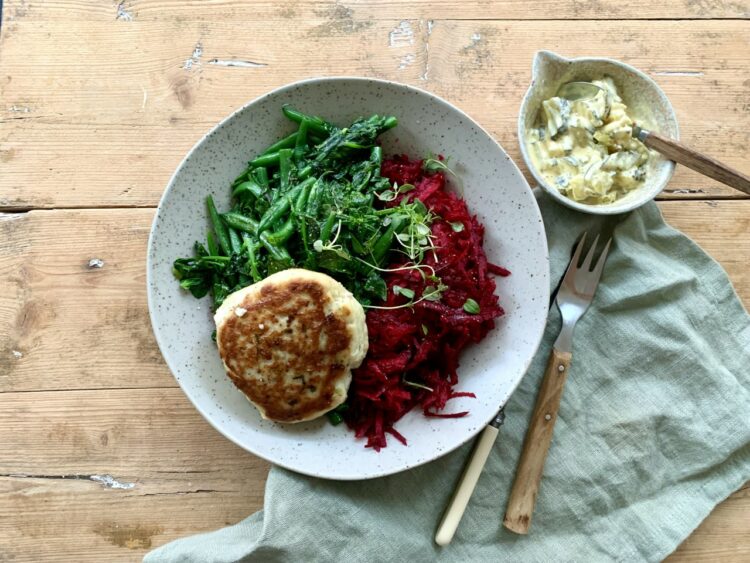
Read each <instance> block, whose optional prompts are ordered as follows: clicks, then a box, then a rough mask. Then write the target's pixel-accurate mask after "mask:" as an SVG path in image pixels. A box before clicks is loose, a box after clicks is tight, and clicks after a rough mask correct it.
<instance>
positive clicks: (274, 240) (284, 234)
mask: <svg viewBox="0 0 750 563" xmlns="http://www.w3.org/2000/svg"><path fill="white" fill-rule="evenodd" d="M263 234H265V235H266V239H267V240H268V242H270V243H271V244H275V245H279V244H283V243H285V242H286V241H288V240H289V237H291V236H292V235H293V234H294V221H293V220H292V218H291V217H290V218H289V219H287V220H286V223H284V225H283V226H282V227H281V228H280V229H279V230H277V231H274V232H272V233H263Z"/></svg>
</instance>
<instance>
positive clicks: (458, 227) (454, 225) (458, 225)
mask: <svg viewBox="0 0 750 563" xmlns="http://www.w3.org/2000/svg"><path fill="white" fill-rule="evenodd" d="M450 226H451V229H453V232H454V233H460V232H461V231H463V230H464V224H463V223H461V222H460V221H456V222H455V223H451V224H450Z"/></svg>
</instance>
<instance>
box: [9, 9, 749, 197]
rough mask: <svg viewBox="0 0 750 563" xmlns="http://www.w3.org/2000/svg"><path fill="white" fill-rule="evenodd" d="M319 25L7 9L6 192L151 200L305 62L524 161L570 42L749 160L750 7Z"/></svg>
mask: <svg viewBox="0 0 750 563" xmlns="http://www.w3.org/2000/svg"><path fill="white" fill-rule="evenodd" d="M654 4H657V3H654ZM32 8H35V7H32ZM8 9H10V8H8ZM30 10H31V8H30ZM318 26H319V23H316V21H296V22H295V25H291V26H282V27H278V26H273V25H268V24H267V23H266V22H263V21H253V20H250V21H245V20H234V19H221V18H219V19H215V20H206V21H195V20H185V19H180V18H178V17H176V16H175V17H173V18H171V19H170V18H168V17H166V16H165V17H164V18H163V19H157V20H152V21H139V20H135V21H130V22H123V21H115V20H112V21H101V22H100V21H86V20H81V21H78V20H72V21H53V20H50V21H47V20H45V21H41V22H39V21H35V20H33V19H31V18H19V19H17V20H15V21H11V22H8V23H7V27H6V26H4V27H5V29H4V30H3V33H2V34H0V67H1V68H2V69H3V73H2V75H0V166H2V174H0V207H5V208H35V207H46V208H50V207H70V206H90V207H101V206H132V205H138V206H145V205H155V204H156V203H157V201H158V198H159V196H160V195H161V192H162V190H163V188H164V186H165V184H166V182H167V180H168V179H169V176H170V175H171V173H172V171H173V170H174V168H175V167H176V166H177V164H178V162H179V161H180V159H181V158H182V157H183V156H184V154H185V153H186V152H187V151H188V150H189V148H190V147H191V146H192V145H193V144H194V143H195V141H196V140H197V139H198V138H200V136H201V135H202V134H203V133H204V132H205V131H207V130H208V129H209V128H210V127H211V126H213V124H215V123H216V122H217V121H218V120H219V119H221V118H222V117H224V116H225V115H227V114H228V113H230V112H231V111H232V110H233V109H235V108H237V107H239V106H240V105H242V104H243V103H245V102H246V101H247V100H249V99H252V98H253V97H255V96H257V95H260V94H262V93H264V92H266V91H268V90H269V89H271V88H274V87H277V86H280V85H282V84H284V83H287V82H290V81H293V80H297V79H301V78H307V77H310V76H330V75H341V74H355V75H368V76H374V77H380V78H386V79H391V80H398V81H402V82H407V83H411V84H414V85H417V86H421V87H424V88H427V89H430V90H432V91H434V92H435V93H437V94H439V95H441V96H444V97H446V98H447V99H448V100H450V101H452V102H454V103H456V104H457V105H459V106H460V107H461V108H463V109H464V110H466V111H467V112H468V113H469V114H471V115H472V116H474V117H475V118H476V119H477V120H478V121H479V122H480V123H481V124H482V125H484V126H485V127H486V128H487V129H488V130H489V131H490V132H491V133H492V134H493V135H495V136H496V137H497V138H498V139H499V140H500V142H501V143H502V144H503V146H504V147H505V148H506V149H507V150H508V151H509V153H510V154H511V156H512V157H513V158H514V159H515V160H516V161H517V162H519V163H520V155H519V151H518V148H517V141H516V138H515V123H516V116H517V110H518V106H519V104H520V100H521V97H522V96H523V93H524V91H525V89H526V87H527V86H528V83H529V73H530V70H529V69H530V65H531V59H532V56H533V53H534V52H535V51H536V50H538V49H540V48H544V47H549V46H551V45H554V46H555V48H556V49H558V50H559V51H561V52H562V53H564V54H566V55H570V56H577V55H584V54H591V53H592V47H591V46H592V45H606V49H598V50H596V49H595V50H594V51H598V52H600V53H602V54H606V55H609V56H613V57H616V58H621V59H623V60H626V61H628V62H631V63H632V64H634V65H636V66H638V67H640V68H642V69H643V70H644V71H646V72H648V73H650V74H652V75H654V76H655V77H656V78H657V79H658V81H659V82H660V83H661V84H662V85H663V87H664V89H665V90H666V92H667V94H668V95H669V96H670V97H671V99H672V101H673V103H674V105H675V107H676V108H677V112H678V115H679V118H680V120H681V124H682V136H683V139H684V140H685V141H686V142H688V143H689V144H692V145H694V146H695V147H696V148H697V149H698V150H704V151H706V152H708V153H709V154H711V155H713V156H715V157H717V158H719V159H721V160H725V161H726V162H727V163H728V164H730V165H732V166H735V167H736V168H738V169H740V170H744V171H746V172H747V164H746V162H745V161H744V153H743V151H742V150H741V147H744V146H747V145H748V143H750V112H748V111H747V109H748V100H749V99H750V81H748V79H747V68H748V67H749V66H750V21H737V20H733V21H715V20H713V21H685V22H673V21H640V22H635V21H632V22H608V21H580V22H576V33H574V34H571V33H569V23H566V22H560V21H526V22H496V21H485V22H479V21H435V22H434V23H433V24H432V25H431V26H428V25H427V23H426V22H425V21H424V20H412V21H408V20H404V21H403V22H401V21H400V20H389V21H371V22H369V24H368V25H365V26H353V27H351V28H346V29H343V30H336V31H332V30H331V29H329V28H325V29H324V30H321V29H320V28H319V27H318ZM394 30H396V31H397V32H398V33H397V35H396V37H397V39H393V37H394V36H393V33H392V32H394ZM405 30H406V31H405ZM399 34H400V35H399ZM248 37H252V38H253V40H252V42H249V41H248ZM391 43H392V45H391ZM199 44H200V49H197V46H198V45H199ZM664 44H668V45H669V49H664V48H663V45H664ZM29 45H34V49H29ZM213 59H218V60H233V59H239V60H247V61H254V62H257V63H261V64H265V65H267V66H264V67H257V68H238V67H224V66H218V65H215V64H210V61H211V60H213ZM186 67H189V68H186ZM665 73H666V74H665ZM669 189H670V190H673V191H675V190H676V191H677V192H678V193H677V196H678V197H681V198H684V197H707V196H717V195H718V196H722V197H735V196H738V195H740V194H738V192H735V191H733V190H731V189H729V188H724V187H721V186H719V185H718V184H716V183H715V182H713V181H710V180H708V179H705V178H702V177H701V176H699V175H697V174H695V173H693V172H690V171H687V170H684V169H680V170H679V171H678V172H677V174H676V175H675V178H674V180H673V181H672V183H671V184H670V187H669ZM665 195H667V196H668V195H669V194H665Z"/></svg>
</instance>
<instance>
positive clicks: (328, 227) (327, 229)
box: [320, 212, 336, 243]
mask: <svg viewBox="0 0 750 563" xmlns="http://www.w3.org/2000/svg"><path fill="white" fill-rule="evenodd" d="M335 222H336V213H334V212H331V214H330V215H329V216H328V218H327V219H326V222H325V223H323V227H322V228H321V229H320V240H321V241H323V242H324V243H325V242H327V241H328V237H330V236H331V233H332V232H333V224H334V223H335Z"/></svg>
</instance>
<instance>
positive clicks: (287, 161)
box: [279, 149, 293, 193]
mask: <svg viewBox="0 0 750 563" xmlns="http://www.w3.org/2000/svg"><path fill="white" fill-rule="evenodd" d="M292 152H293V151H292V149H281V150H280V151H279V179H280V181H281V187H280V189H281V192H282V193H283V192H286V191H287V189H289V173H290V172H291V171H292Z"/></svg>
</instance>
